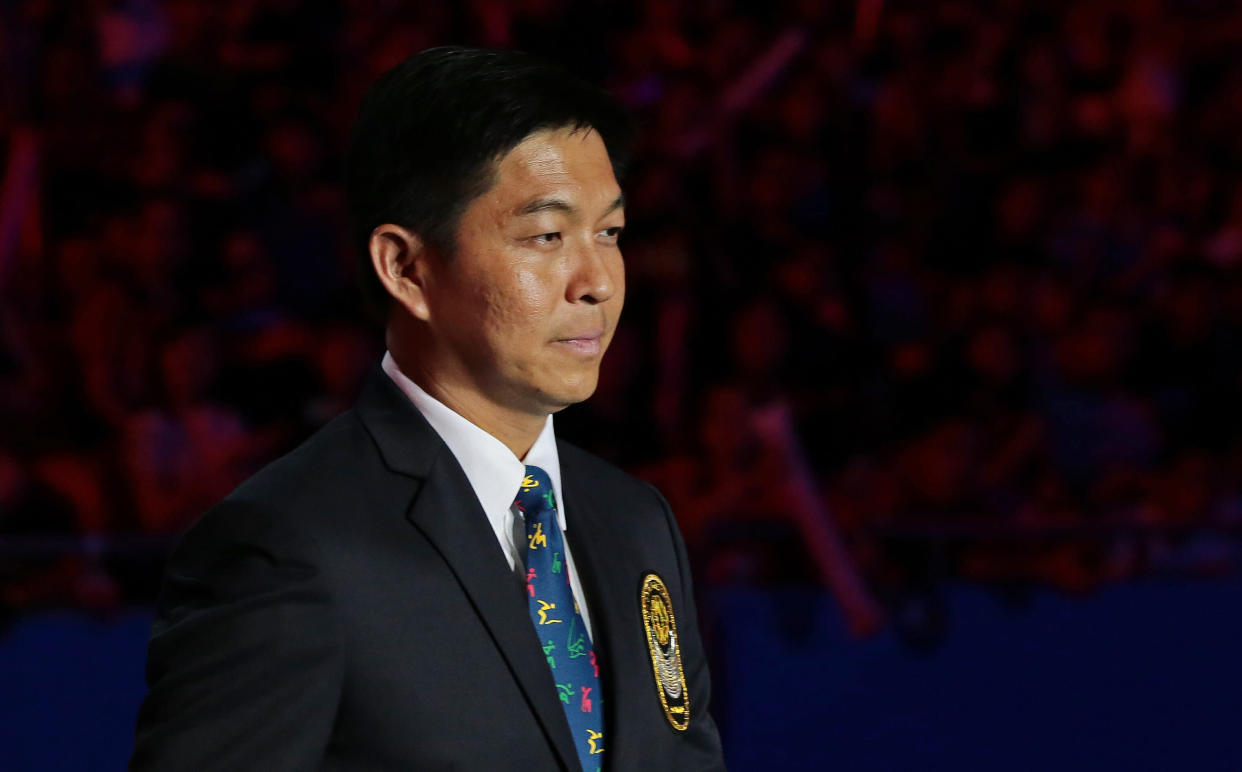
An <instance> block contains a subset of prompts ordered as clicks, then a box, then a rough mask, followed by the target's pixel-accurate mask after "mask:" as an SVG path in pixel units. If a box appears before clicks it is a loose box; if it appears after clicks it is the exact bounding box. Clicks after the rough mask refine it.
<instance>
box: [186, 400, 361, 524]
mask: <svg viewBox="0 0 1242 772" xmlns="http://www.w3.org/2000/svg"><path fill="white" fill-rule="evenodd" d="M383 474H385V470H384V467H383V464H382V461H381V460H380V457H379V453H378V451H377V450H376V448H375V443H374V440H373V439H372V438H371V435H370V433H369V432H367V430H366V428H365V426H364V425H363V423H362V421H361V420H359V418H358V415H357V413H356V411H355V410H353V409H351V410H347V411H345V412H344V413H342V414H340V415H339V416H337V417H336V418H334V419H332V420H331V421H329V422H328V423H327V424H325V425H324V426H323V427H321V428H320V429H319V430H317V431H316V432H314V433H313V434H312V435H311V436H310V437H308V438H306V439H305V440H304V441H303V442H301V443H300V444H299V445H297V446H296V447H295V448H293V449H292V450H290V451H289V452H287V453H285V454H284V455H282V456H280V457H279V458H277V459H275V460H274V461H272V462H271V463H269V464H267V465H266V466H264V467H263V468H261V469H259V470H258V471H257V472H255V473H254V474H253V475H251V476H250V477H249V478H248V479H247V480H245V481H244V482H242V484H241V485H239V486H238V487H237V488H236V489H234V490H233V491H232V492H231V493H229V494H228V495H227V496H225V497H224V499H223V500H221V501H220V502H219V503H218V504H216V505H215V506H214V507H212V508H211V509H209V510H208V511H207V512H205V513H204V514H203V515H202V516H201V517H199V518H198V520H197V521H196V522H195V523H194V525H193V526H191V528H190V529H189V531H188V532H187V534H186V536H185V537H184V538H183V540H182V541H183V543H184V542H185V541H192V542H201V541H203V540H204V539H207V540H208V541H216V540H217V539H220V538H223V539H226V540H232V539H242V540H245V541H261V542H267V541H271V540H272V539H274V538H276V537H277V536H278V535H279V536H287V535H289V534H293V533H301V534H303V535H310V534H312V533H313V532H314V531H316V530H321V527H322V526H324V525H326V524H329V523H331V522H332V521H333V519H334V518H333V516H334V514H335V513H338V512H339V511H340V510H342V508H345V507H348V506H349V504H350V501H351V497H355V496H356V492H357V491H359V490H362V489H365V488H366V487H367V486H369V485H372V484H373V482H374V480H373V478H377V477H378V476H380V475H383ZM351 492H352V493H351ZM213 537H214V538H213Z"/></svg>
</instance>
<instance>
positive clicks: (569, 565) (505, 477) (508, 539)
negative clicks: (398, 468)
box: [381, 351, 594, 640]
mask: <svg viewBox="0 0 1242 772" xmlns="http://www.w3.org/2000/svg"><path fill="white" fill-rule="evenodd" d="M381 367H383V369H384V372H385V373H387V375H388V377H389V378H391V379H392V381H393V383H395V384H397V387H398V388H400V389H401V391H402V392H403V393H404V394H405V396H406V397H408V398H409V400H410V402H412V403H414V407H416V408H418V412H420V413H422V414H423V418H426V419H427V423H429V424H431V428H432V429H434V430H435V432H436V434H438V435H440V439H442V440H444V444H445V445H447V446H448V449H449V450H450V451H451V452H452V453H453V456H455V457H456V458H457V463H458V464H460V465H461V468H462V471H463V472H465V473H466V479H467V480H469V481H470V487H471V488H473V489H474V495H475V496H477V497H478V499H479V506H481V507H483V513H484V514H486V515H487V519H488V521H489V522H491V525H492V530H493V531H495V532H496V540H497V541H498V542H500V549H501V550H502V551H503V552H504V553H505V557H506V558H508V560H509V568H510V569H512V570H514V571H518V570H520V568H519V567H520V566H523V565H525V564H526V561H525V560H524V559H523V557H522V551H521V548H522V547H525V546H526V526H525V524H524V522H523V520H522V516H521V514H520V513H519V512H518V510H517V508H516V507H514V506H513V501H514V499H516V498H517V493H518V488H519V487H520V486H521V484H522V480H523V479H524V478H525V477H526V465H527V464H530V465H531V466H537V467H539V468H540V469H542V470H544V471H545V472H547V473H548V477H549V478H551V480H552V489H553V490H554V491H555V492H556V503H557V508H556V517H557V520H558V521H559V523H560V526H561V537H562V538H561V540H562V541H563V542H564V543H565V568H566V570H567V571H568V572H569V587H570V589H571V590H572V591H573V594H574V601H575V602H576V603H577V604H578V610H579V611H580V612H581V613H582V623H583V624H584V625H585V626H586V629H587V635H588V636H590V635H591V614H590V611H589V610H588V608H587V603H586V596H584V595H583V594H582V582H581V581H580V580H579V579H578V569H577V568H576V567H575V566H574V554H573V551H572V550H571V549H570V548H569V538H568V537H567V536H565V531H566V527H565V497H564V496H563V495H561V460H560V455H559V454H558V453H557V450H556V434H555V432H554V431H553V429H552V416H551V415H549V416H548V420H547V422H546V423H545V424H544V425H543V431H541V432H540V433H539V438H538V439H537V440H535V444H534V445H532V446H531V448H530V450H529V451H527V453H526V458H523V459H519V458H518V457H517V456H515V455H514V454H513V451H511V450H509V448H508V447H507V446H506V445H505V444H504V443H503V442H501V441H500V440H498V439H496V438H495V437H493V436H492V435H490V434H488V433H487V432H486V431H484V430H483V429H480V428H479V427H478V426H475V425H474V424H472V423H471V422H470V421H468V420H467V419H465V418H463V417H462V416H461V415H459V414H458V413H456V412H454V411H453V410H452V409H450V408H449V407H448V406H446V405H445V404H444V403H443V402H440V401H439V400H438V399H436V398H435V397H433V396H431V395H430V394H428V393H427V392H426V391H424V390H423V389H422V387H420V386H419V385H418V384H417V383H415V382H414V381H412V380H410V379H409V377H407V376H406V374H405V373H403V372H401V369H400V368H399V367H397V363H396V361H395V360H394V359H393V358H392V353H391V352H388V351H385V352H384V361H383V363H382V364H381ZM519 545H520V546H519ZM592 640H594V637H592Z"/></svg>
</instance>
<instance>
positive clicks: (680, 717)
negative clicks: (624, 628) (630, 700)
mask: <svg viewBox="0 0 1242 772" xmlns="http://www.w3.org/2000/svg"><path fill="white" fill-rule="evenodd" d="M638 602H639V605H640V607H641V608H642V610H643V627H644V628H646V633H647V649H648V650H649V651H650V653H651V669H652V672H653V673H654V674H655V683H656V691H657V692H659V694H660V704H661V705H662V706H664V717H665V718H667V719H668V723H669V724H671V725H672V726H673V728H674V729H676V730H677V731H679V732H684V731H686V727H688V726H690V694H689V693H688V691H687V690H686V675H685V673H683V672H682V668H681V646H680V644H678V642H677V619H676V617H675V616H674V615H673V600H672V598H670V597H669V594H668V588H667V587H665V586H664V581H663V580H662V579H660V577H659V576H658V575H657V574H654V573H651V574H647V575H646V576H644V577H643V583H642V589H641V590H639V594H638Z"/></svg>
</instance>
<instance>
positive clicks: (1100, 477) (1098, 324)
mask: <svg viewBox="0 0 1242 772" xmlns="http://www.w3.org/2000/svg"><path fill="white" fill-rule="evenodd" d="M450 42H452V43H466V44H474V45H482V46H489V47H516V48H522V49H525V50H528V51H531V52H534V53H537V54H541V55H543V56H545V57H548V58H550V59H553V60H556V61H559V62H562V63H564V64H566V65H567V66H569V67H571V68H572V69H573V70H575V71H577V72H580V73H582V74H583V75H584V76H585V77H587V78H590V79H592V80H594V81H596V82H599V83H601V84H603V85H604V86H605V87H607V88H608V89H609V90H610V91H612V92H613V93H614V94H615V95H616V96H618V97H619V98H620V99H621V100H623V101H624V102H625V104H627V105H628V106H629V107H630V108H631V109H632V110H633V112H634V114H635V115H636V116H637V117H638V118H639V120H640V124H641V131H640V140H639V146H638V147H637V148H636V153H635V155H636V157H637V159H638V160H637V163H636V165H635V166H634V168H633V169H632V170H631V172H630V174H629V176H628V178H627V180H626V181H625V188H626V191H627V197H628V200H629V205H628V211H627V219H628V221H629V226H630V227H629V229H628V231H627V233H626V236H625V241H624V243H623V248H624V251H625V255H626V259H627V271H628V274H627V277H628V285H629V289H628V299H627V306H626V311H625V314H624V317H623V321H622V327H621V329H620V331H619V332H618V334H617V338H616V340H615V341H614V343H613V347H612V350H611V351H610V353H609V355H608V357H607V359H606V361H605V368H604V373H603V376H602V379H601V384H600V388H599V391H598V393H597V394H596V396H595V397H594V398H593V399H592V400H590V401H589V402H588V403H585V404H583V405H579V406H576V407H573V408H570V409H569V410H567V411H565V412H564V413H563V414H561V415H560V416H558V418H557V427H558V432H559V433H560V434H561V435H562V436H564V437H567V438H569V439H571V440H573V441H575V442H577V443H578V444H580V445H582V446H585V447H587V448H588V449H591V450H593V451H595V452H596V453H599V454H601V455H603V456H605V457H607V458H609V459H611V460H614V461H616V462H618V463H620V464H622V465H623V466H625V467H626V468H628V469H630V470H631V471H633V472H634V473H636V474H638V475H640V476H643V477H645V478H647V479H650V480H651V481H653V482H655V483H656V484H657V485H659V486H660V487H661V489H662V490H663V491H664V492H665V493H666V495H667V496H668V498H669V499H670V501H671V502H672V505H673V507H674V511H675V512H676V513H677V515H678V517H679V519H680V520H681V524H682V528H683V530H684V532H685V535H686V538H687V541H688V543H689V545H690V548H691V550H692V553H693V555H694V558H695V564H696V570H697V571H698V572H699V574H700V582H701V583H702V584H703V585H704V586H706V587H712V586H722V585H737V584H741V585H748V586H749V585H758V586H771V585H776V584H782V583H784V584H789V583H793V584H814V583H817V582H821V581H822V582H826V583H827V584H828V585H829V586H830V587H831V588H832V590H833V593H834V596H835V597H836V598H837V599H838V601H839V602H840V604H841V607H842V608H843V609H845V612H846V614H847V616H848V617H849V619H850V622H851V626H852V628H853V629H854V630H855V632H857V633H866V632H869V631H871V630H874V629H876V628H877V627H879V626H880V625H883V624H885V622H886V621H892V622H895V623H896V624H897V625H898V626H899V627H901V628H902V629H904V630H905V631H906V632H907V634H908V635H907V637H908V638H909V640H911V641H912V642H915V643H918V642H920V641H927V640H934V639H935V637H936V636H937V635H938V634H939V630H940V625H941V622H940V617H941V614H940V613H939V612H938V610H937V601H936V598H937V597H938V588H939V587H941V586H942V585H943V584H944V583H946V582H951V581H966V582H975V583H984V584H986V585H987V586H989V587H995V588H996V589H997V591H998V593H999V597H1002V598H1004V599H1006V600H1012V601H1013V602H1015V603H1021V601H1022V598H1023V597H1024V593H1026V592H1027V591H1028V590H1029V589H1031V588H1046V587H1053V588H1056V589H1057V590H1059V591H1064V592H1069V593H1084V592H1090V591H1092V590H1093V589H1095V588H1098V587H1100V586H1101V585H1104V584H1108V583H1116V582H1123V581H1128V580H1132V579H1135V578H1138V577H1146V576H1153V575H1160V576H1167V575H1174V576H1179V577H1185V576H1196V577H1201V576H1208V577H1211V576H1220V575H1224V574H1226V573H1229V572H1231V571H1233V570H1234V568H1235V567H1236V566H1237V563H1238V559H1239V555H1240V552H1239V547H1240V546H1242V545H1240V540H1239V538H1238V535H1239V529H1240V528H1242V441H1240V440H1242V434H1240V432H1239V429H1240V428H1242V426H1240V424H1242V406H1240V402H1239V400H1238V398H1237V395H1238V391H1239V387H1240V386H1242V175H1240V174H1239V172H1240V171H1242V57H1239V56H1238V55H1237V51H1238V50H1239V45H1242V5H1239V4H1237V3H1233V2H1227V1H1226V0H1180V1H1178V0H1124V1H1113V0H1102V1H1100V2H1091V3H1073V2H1060V1H1054V2H1047V1H1041V2H1035V1H1033V0H1031V1H1028V0H996V1H995V2H982V1H980V2H966V1H964V0H928V1H926V2H923V1H918V2H915V1H914V0H910V1H908V2H893V1H890V2H883V0H863V2H861V3H853V2H851V3H830V2H818V1H817V0H783V1H780V2H769V3H749V2H741V0H734V1H733V2H729V1H728V0H708V1H707V2H675V1H674V0H645V1H644V2H637V3H630V2H625V3H621V2H608V1H607V0H586V1H584V2H570V1H569V0H519V1H517V2H500V1H498V0H471V1H469V2H461V3H450V2H417V3H409V2H396V1H395V0H387V1H379V2H369V3H347V2H343V1H337V2H332V1H331V0H322V1H318V2H315V1H309V0H308V1H307V2H298V1H297V0H220V1H219V2H208V1H207V0H167V1H166V2H156V1H155V0H65V1H63V2H53V1H52V0H18V2H10V3H4V4H3V5H2V6H0V72H2V73H3V75H2V76H0V180H2V183H0V185H2V187H0V617H3V616H4V615H5V614H13V613H22V612H24V611H28V610H31V609H38V608H44V607H47V606H52V605H55V606H63V605H71V606H76V607H82V608H87V609H92V610H96V611H106V610H108V609H111V608H114V607H117V606H118V605H120V604H125V603H131V602H143V601H148V600H150V599H151V598H152V597H153V594H154V592H155V589H156V581H157V577H158V572H159V566H160V556H161V555H162V554H163V551H164V550H165V549H167V547H168V546H169V544H170V543H171V539H173V538H174V537H175V535H176V534H177V533H179V532H180V531H182V530H183V529H184V528H185V527H186V526H187V525H188V524H189V523H190V522H192V521H193V520H194V518H195V517H197V516H198V515H199V514H200V513H201V512H202V511H204V510H205V509H206V508H207V507H209V506H210V505H211V504H213V503H214V502H215V501H217V500H218V499H219V498H221V497H222V496H223V495H225V494H226V493H227V492H228V491H229V490H231V489H232V487H233V486H235V485H236V484H237V483H238V482H240V481H241V480H242V479H244V478H245V477H246V476H247V475H249V474H250V473H252V472H254V471H255V470H256V469H258V468H259V467H260V466H262V465H263V464H264V463H266V462H268V461H270V460H272V459H273V458H275V457H276V456H277V455H279V454H280V453H282V452H284V451H285V450H287V449H289V448H291V447H292V446H293V445H295V444H296V443H297V442H298V441H299V440H301V439H302V438H304V437H306V436H307V435H308V434H309V433H310V432H312V431H313V430H314V429H315V428H316V427H318V426H320V425H322V424H323V423H324V422H325V421H327V420H328V419H329V418H331V417H332V416H334V415H335V414H337V413H338V412H340V411H341V410H344V409H346V408H347V407H348V406H349V405H350V404H351V401H352V398H353V395H354V394H355V393H356V391H357V389H358V388H359V385H360V383H361V381H362V379H364V378H365V377H366V374H367V373H368V371H369V370H370V369H371V368H373V367H374V365H375V363H376V362H377V361H378V359H379V357H380V355H381V354H382V353H383V342H382V335H381V334H380V332H379V328H378V327H376V326H375V325H374V324H373V323H371V322H368V321H367V319H366V317H365V314H364V312H363V310H362V304H361V302H360V299H359V295H358V293H357V291H356V289H355V283H354V281H353V272H354V260H355V257H354V256H353V255H351V254H349V252H348V250H347V248H346V246H345V234H346V227H345V222H344V215H343V212H344V205H343V197H342V192H341V185H340V182H341V179H342V162H343V159H342V149H343V147H344V143H345V138H346V137H347V134H348V130H349V122H350V120H351V118H352V116H353V113H354V110H355V107H356V105H357V103H358V101H359V100H360V99H361V95H362V93H363V90H364V89H365V88H366V86H367V85H368V84H369V83H370V82H371V81H372V80H374V78H375V77H376V76H377V75H378V74H379V73H381V72H382V71H384V70H385V69H387V68H388V67H390V66H392V65H393V64H395V63H396V62H398V61H400V60H401V59H403V58H404V57H406V56H408V55H409V54H411V53H413V52H415V51H418V50H420V49H422V48H425V47H428V46H431V45H437V44H442V43H450ZM796 630H797V623H796V620H794V621H791V626H790V634H796Z"/></svg>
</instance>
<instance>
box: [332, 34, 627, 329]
mask: <svg viewBox="0 0 1242 772" xmlns="http://www.w3.org/2000/svg"><path fill="white" fill-rule="evenodd" d="M560 128H570V129H575V130H577V129H588V128H589V129H594V130H595V131H596V132H597V133H598V134H599V135H600V138H601V139H603V141H604V146H605V147H606V148H607V151H608V156H609V160H610V161H611V162H612V167H613V173H614V174H616V176H617V178H618V179H620V178H621V176H622V173H623V172H624V168H625V165H626V162H627V161H628V146H629V142H630V139H631V136H632V132H633V128H632V123H631V121H630V118H629V116H628V114H627V113H626V111H625V110H624V108H622V107H621V106H620V105H619V104H618V103H617V102H616V101H615V100H614V99H613V98H612V97H611V96H609V95H608V94H607V93H606V92H604V91H603V90H602V89H600V88H598V87H596V86H594V85H591V84H590V83H587V82H586V81H583V80H581V79H579V78H577V77H575V76H574V75H571V74H570V73H569V72H566V71H565V70H563V69H561V68H559V67H556V66H554V65H551V64H548V63H545V62H543V61H541V60H539V59H536V58H535V57H533V56H530V55H529V54H525V53H522V52H519V51H490V50H484V49H478V48H465V47H460V46H443V47H439V48H430V49H427V50H425V51H422V52H421V53H418V54H415V55H414V56H411V57H410V58H408V59H406V60H405V61H403V62H402V63H400V64H398V65H397V66H396V67H394V68H392V69H391V70H389V71H388V72H386V73H384V74H383V75H381V76H380V77H379V79H378V80H376V81H375V83H374V84H373V85H372V86H371V88H370V89H369V90H368V91H367V94H366V96H365V97H364V98H363V100H362V104H361V106H360V107H359V108H358V115H357V118H356V119H355V121H354V125H353V129H352V131H351V134H350V139H349V151H348V157H347V160H346V189H347V196H348V200H349V213H350V220H351V229H352V230H351V235H352V239H351V240H352V242H353V244H354V246H355V248H356V250H357V255H356V256H357V258H358V266H357V267H358V278H359V280H360V284H361V286H362V290H363V296H364V298H365V300H366V301H367V304H368V306H370V309H371V310H372V311H373V312H375V313H376V315H377V316H378V318H379V319H381V320H382V319H384V318H385V317H386V314H387V310H388V307H389V296H388V293H387V291H386V290H385V289H384V286H383V284H382V283H381V282H380V280H379V277H377V276H376V275H375V271H374V269H373V267H372V265H371V260H370V258H369V249H368V242H369V241H370V237H371V232H372V231H373V230H374V229H375V228H376V227H377V226H379V225H382V224H384V223H392V224H394V225H400V226H402V227H404V228H408V229H410V230H411V231H413V232H415V233H417V234H418V235H419V237H420V238H422V239H423V240H424V241H426V242H427V243H428V244H429V245H430V246H431V247H432V248H433V249H435V250H437V251H438V252H440V253H441V254H443V255H445V256H447V257H451V256H452V254H453V252H454V248H455V246H456V238H455V237H456V233H457V226H458V224H459V221H460V219H461V215H462V213H463V212H464V211H465V210H466V208H467V207H468V206H469V204H470V202H471V201H473V200H474V199H475V198H477V197H478V196H480V195H482V194H483V193H485V192H486V191H487V190H488V189H489V188H490V187H491V185H492V184H493V182H494V174H495V168H496V163H497V162H498V161H499V160H500V159H501V158H503V157H504V155H505V154H506V153H508V152H509V151H510V150H512V149H513V148H514V147H516V146H517V145H518V144H520V143H521V142H522V140H524V139H526V137H528V136H530V135H531V134H532V133H534V132H537V131H540V130H542V129H560Z"/></svg>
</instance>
